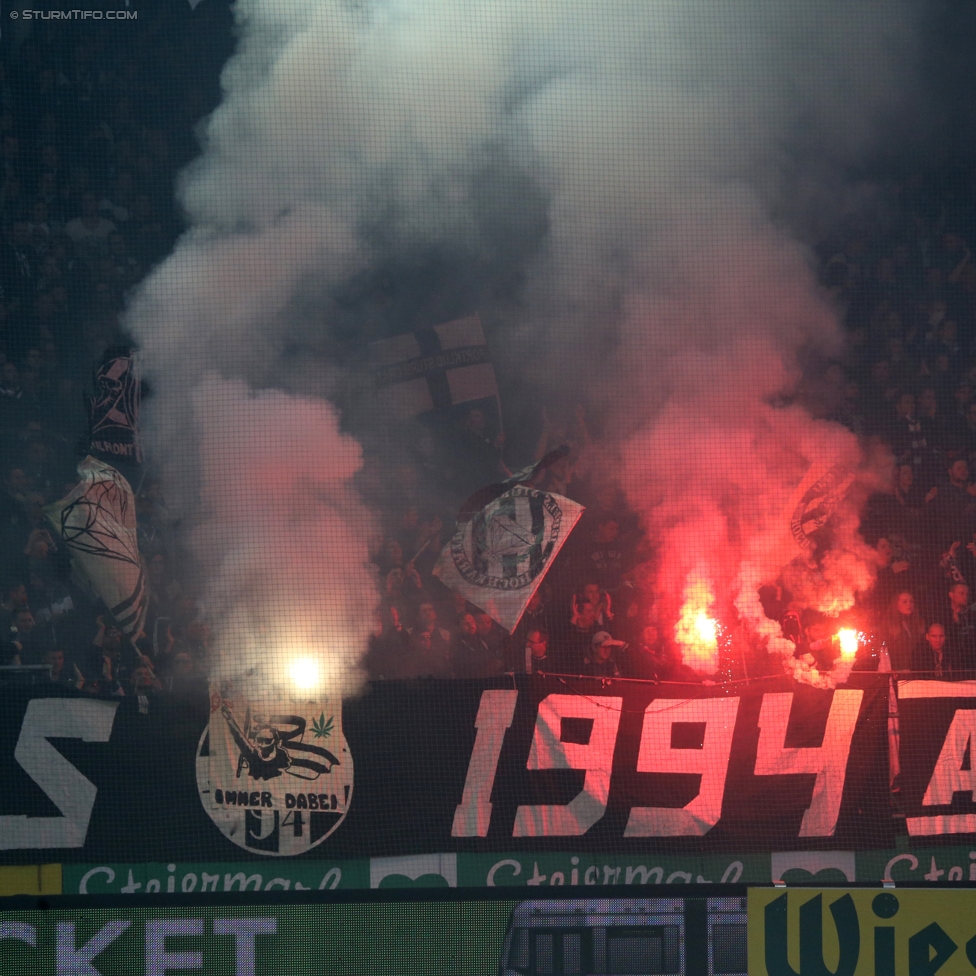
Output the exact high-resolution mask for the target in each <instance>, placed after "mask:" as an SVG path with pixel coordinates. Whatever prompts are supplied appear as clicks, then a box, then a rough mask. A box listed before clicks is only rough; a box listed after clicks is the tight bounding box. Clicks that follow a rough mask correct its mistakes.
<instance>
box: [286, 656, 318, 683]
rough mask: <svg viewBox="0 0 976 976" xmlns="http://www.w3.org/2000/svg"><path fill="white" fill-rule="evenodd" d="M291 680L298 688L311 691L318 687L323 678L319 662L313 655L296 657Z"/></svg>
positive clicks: (291, 669) (292, 666) (292, 664)
mask: <svg viewBox="0 0 976 976" xmlns="http://www.w3.org/2000/svg"><path fill="white" fill-rule="evenodd" d="M290 672H291V680H292V683H293V684H294V685H295V687H296V688H300V689H301V690H302V691H311V690H312V689H314V688H317V687H318V686H319V684H320V682H321V680H322V674H321V672H320V670H319V662H318V661H316V660H315V658H311V657H296V658H295V659H294V660H293V661H292V662H291V668H290Z"/></svg>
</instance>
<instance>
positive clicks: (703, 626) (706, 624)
mask: <svg viewBox="0 0 976 976" xmlns="http://www.w3.org/2000/svg"><path fill="white" fill-rule="evenodd" d="M695 630H697V631H698V636H699V638H700V639H701V640H702V641H703V642H704V643H705V644H717V643H718V622H717V621H715V620H713V619H712V618H711V617H707V616H706V615H705V614H703V613H700V614H698V616H697V617H696V618H695Z"/></svg>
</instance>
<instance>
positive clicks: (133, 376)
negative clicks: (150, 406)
mask: <svg viewBox="0 0 976 976" xmlns="http://www.w3.org/2000/svg"><path fill="white" fill-rule="evenodd" d="M140 398H141V383H140V381H139V376H138V373H137V370H136V362H135V357H134V356H133V355H132V353H131V352H129V351H128V350H127V349H125V348H122V347H117V348H115V349H114V350H110V351H109V352H108V353H106V355H105V358H104V360H103V362H102V364H101V365H100V366H99V367H98V369H97V370H96V372H95V393H94V395H93V396H92V397H91V398H90V401H89V414H90V423H91V442H90V444H89V447H88V451H89V453H90V454H92V455H93V456H94V457H97V458H101V459H102V460H104V461H109V462H110V463H113V464H115V463H117V462H118V461H119V460H120V459H124V460H127V461H141V460H142V455H141V451H140V448H139V402H140Z"/></svg>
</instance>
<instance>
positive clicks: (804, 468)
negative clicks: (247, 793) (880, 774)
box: [129, 0, 915, 692]
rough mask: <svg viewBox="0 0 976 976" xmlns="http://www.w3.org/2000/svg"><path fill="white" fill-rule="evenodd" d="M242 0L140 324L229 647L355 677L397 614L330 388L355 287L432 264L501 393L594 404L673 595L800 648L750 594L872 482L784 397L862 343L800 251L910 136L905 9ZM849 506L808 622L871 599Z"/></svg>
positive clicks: (158, 421) (157, 431) (807, 578)
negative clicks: (338, 311) (801, 518)
mask: <svg viewBox="0 0 976 976" xmlns="http://www.w3.org/2000/svg"><path fill="white" fill-rule="evenodd" d="M236 11H237V18H238V23H239V30H240V43H239V49H238V52H237V54H236V55H235V57H234V58H233V59H232V60H231V62H230V63H229V64H228V65H227V67H226V69H225V72H224V78H223V84H224V89H225V97H224V101H223V104H222V105H221V107H220V108H219V109H218V110H217V111H216V112H215V113H214V115H213V116H212V117H211V118H210V119H209V120H208V122H207V123H206V125H205V127H204V129H203V132H202V136H203V153H202V155H201V157H200V159H199V160H198V161H197V162H196V163H195V164H194V165H193V166H191V167H190V168H189V169H188V171H187V172H186V173H185V174H184V176H183V178H182V180H181V185H180V188H179V195H180V200H181V202H182V204H183V206H184V208H185V210H186V213H187V216H188V218H189V221H190V224H191V230H190V231H189V232H188V233H187V234H186V235H185V237H184V238H183V240H182V241H181V242H180V244H179V246H178V247H177V249H176V251H175V253H174V254H173V255H172V256H171V257H170V258H169V259H168V260H167V261H166V262H165V263H164V264H163V265H162V266H161V267H160V268H159V269H158V270H157V271H156V272H155V274H154V275H153V276H152V277H151V278H150V280H149V281H148V282H147V284H146V285H145V287H144V288H143V290H142V292H141V294H140V295H139V296H138V297H137V300H136V301H135V303H134V305H133V307H132V309H131V313H130V316H129V325H130V328H131V330H132V331H133V333H134V335H135V336H136V338H137V339H138V341H139V343H140V345H141V347H142V349H143V359H144V363H145V368H146V371H147V374H148V376H149V378H150V380H151V381H152V383H153V385H154V388H155V389H156V391H157V392H156V396H155V398H154V402H153V403H152V404H151V405H150V407H149V409H148V410H147V425H148V436H149V448H150V451H151V452H152V454H153V455H154V456H155V457H156V458H157V459H159V460H160V461H161V462H162V464H163V466H164V468H165V469H166V470H167V472H168V478H169V480H170V485H169V490H170V496H171V497H173V498H174V499H176V502H177V504H178V506H179V507H180V509H181V511H183V512H185V513H186V515H187V518H188V519H189V520H190V521H191V522H192V523H193V524H194V525H195V526H196V528H195V529H194V532H193V535H192V540H193V548H194V551H195V553H196V555H197V557H198V559H200V560H201V562H202V564H203V565H205V566H207V567H208V572H207V575H208V578H209V580H210V582H209V584H208V590H207V594H206V597H207V602H208V606H209V607H210V608H211V609H212V611H213V612H215V613H216V614H217V618H218V619H219V620H220V621H222V622H223V626H221V627H219V632H220V633H219V637H220V642H221V645H220V646H221V648H222V654H223V657H224V658H225V659H226V660H227V661H235V660H241V661H244V662H246V664H247V666H248V667H250V666H251V663H252V657H253V654H252V653H251V652H247V653H244V654H242V655H241V656H240V658H238V657H237V656H236V655H238V653H239V650H240V649H241V648H245V647H249V646H252V645H253V646H254V648H255V650H254V653H256V654H260V649H259V648H258V647H257V645H256V644H254V642H255V641H257V640H258V639H259V638H258V637H257V636H255V635H263V634H264V633H265V632H266V630H267V628H271V630H274V629H275V627H276V624H275V621H280V619H281V617H280V616H279V614H281V613H283V614H285V615H288V616H290V617H291V618H292V619H293V620H299V621H304V623H303V624H302V626H303V627H305V631H304V632H303V633H302V636H301V638H300V639H301V640H302V641H312V642H313V643H315V642H318V643H316V644H315V646H316V647H319V646H320V647H321V649H322V650H321V653H322V654H323V655H330V654H335V655H336V656H335V657H334V658H331V660H333V661H334V667H331V666H330V668H329V671H330V674H332V675H333V676H334V678H333V680H334V681H335V682H336V683H337V685H338V687H339V688H341V689H342V690H343V691H344V692H350V691H353V690H355V688H356V687H357V684H358V678H357V675H358V665H357V664H356V661H357V659H358V656H359V655H360V654H361V653H362V652H364V651H365V632H366V631H367V630H368V629H369V626H370V625H371V624H372V619H371V611H372V607H373V606H374V605H375V603H376V599H377V598H376V591H375V588H374V586H373V584H372V583H371V582H370V581H369V579H368V574H367V571H366V568H365V567H366V563H367V552H368V545H369V537H370V533H371V532H372V521H371V517H370V516H369V515H368V513H367V512H366V510H365V509H364V508H362V507H361V506H360V505H359V504H358V503H357V502H356V501H355V492H354V488H353V478H354V476H355V472H356V469H357V466H358V463H359V461H358V454H357V453H356V449H355V446H354V445H353V444H352V443H351V441H350V439H349V437H348V436H347V435H344V434H342V433H341V432H340V426H339V422H338V420H337V414H336V411H335V410H334V409H333V408H332V407H330V406H328V405H327V404H326V403H325V402H324V399H326V398H331V399H333V400H335V401H336V402H341V401H342V396H343V394H342V391H343V389H344V386H343V383H344V378H343V375H342V373H341V371H340V370H339V369H338V367H337V366H336V365H335V358H334V357H333V356H331V355H330V341H331V340H330V335H331V333H330V321H331V319H330V316H331V315H332V314H333V313H334V305H333V304H332V300H333V297H334V294H335V292H336V290H337V289H338V288H340V287H341V286H342V285H343V283H345V282H348V281H349V280H350V279H351V278H352V277H353V276H354V275H356V274H360V273H362V272H364V271H369V270H374V271H376V270H380V269H382V268H383V267H388V266H391V265H396V264H400V265H403V264H404V263H407V264H409V263H410V262H415V263H416V264H417V265H418V266H422V265H423V262H424V261H425V260H432V258H431V255H435V256H436V257H437V260H444V259H449V262H450V267H451V268H453V269H454V271H455V274H454V275H453V276H452V279H451V280H450V281H449V282H444V281H442V280H436V281H435V280H434V279H431V280H432V283H431V284H430V285H429V291H430V294H428V295H426V296H425V297H424V302H426V307H427V308H437V307H439V306H441V305H444V303H445V302H446V301H447V300H448V299H447V298H446V297H445V293H447V292H450V293H451V295H450V300H457V299H458V296H459V295H460V297H461V298H462V299H463V300H465V301H467V302H468V303H469V304H470V306H472V307H473V306H477V307H479V309H480V310H481V312H482V315H483V317H484V318H485V319H486V321H488V322H489V323H492V324H493V325H494V335H495V351H496V361H497V362H498V364H499V366H500V367H501V368H502V369H503V370H504V371H505V372H506V373H507V375H509V376H516V377H519V378H520V380H521V381H522V382H523V383H525V384H531V385H533V386H534V387H536V388H539V389H541V390H542V391H543V392H545V393H546V394H550V395H553V396H558V395H560V394H566V393H569V391H572V395H573V396H578V393H577V392H576V391H580V390H582V391H583V393H584V395H585V396H586V398H587V400H588V401H589V403H590V405H591V406H592V407H593V408H595V410H596V411H597V412H598V415H599V418H600V425H601V427H602V429H603V431H604V437H603V442H604V444H605V448H604V452H603V459H604V462H605V464H606V466H607V467H608V468H614V469H616V473H617V475H618V476H619V478H620V480H622V482H623V484H624V487H625V490H626V493H627V496H628V499H629V500H630V502H631V504H633V505H634V507H635V508H636V509H637V510H638V511H639V512H640V513H641V515H642V517H643V519H644V522H645V525H646V526H647V527H648V529H649V531H650V532H651V535H652V537H653V538H654V539H655V541H656V542H657V543H658V545H659V546H660V557H661V558H660V560H659V563H660V566H661V567H662V568H661V570H660V573H659V578H658V589H659V591H660V593H661V595H662V601H663V602H662V606H663V608H664V610H665V611H666V612H670V613H672V614H674V613H676V611H677V607H676V606H671V607H668V604H669V601H670V603H671V604H674V603H676V602H680V600H681V598H682V593H683V592H684V590H685V587H686V584H687V581H688V577H689V574H690V573H695V574H698V575H699V576H701V577H702V578H705V579H707V580H708V582H709V584H710V585H711V586H713V587H714V588H715V589H716V591H717V596H718V600H719V604H723V603H724V604H727V605H734V606H735V607H736V608H737V610H738V612H739V614H740V615H741V616H742V617H743V618H744V619H745V620H746V621H747V622H748V623H749V624H750V626H751V627H752V628H753V629H754V630H755V631H756V632H758V633H760V634H762V635H764V636H767V637H770V638H771V639H772V641H773V644H774V646H779V647H780V649H782V650H784V652H785V651H786V650H787V648H786V646H785V643H786V642H780V643H779V644H777V633H776V632H778V627H776V626H775V625H772V626H771V625H770V622H769V621H767V620H765V617H764V616H763V615H762V611H761V608H760V607H759V605H758V597H757V596H756V592H755V591H756V588H757V586H758V585H759V584H760V583H763V582H768V581H770V580H774V579H775V578H776V577H777V576H778V575H779V573H780V572H781V570H782V569H783V568H784V567H786V566H788V565H790V564H791V563H793V561H794V560H795V557H796V556H797V555H798V554H799V550H798V549H797V546H796V542H795V540H794V539H793V538H792V536H791V533H790V525H789V521H790V516H791V515H792V514H793V511H794V509H795V506H796V502H797V491H798V490H799V489H800V488H801V486H802V485H803V484H804V483H805V479H809V478H812V479H813V480H814V481H815V480H816V476H817V472H819V471H820V470H824V471H826V470H828V469H829V468H830V467H832V466H834V465H838V464H841V465H844V466H846V467H847V468H849V469H851V470H852V471H855V472H858V474H859V477H860V483H861V484H862V485H868V484H870V483H871V481H872V479H873V478H874V477H875V475H873V474H872V473H871V472H872V470H873V467H875V466H876V465H873V462H872V461H871V460H870V459H867V458H865V456H864V455H863V452H862V448H861V446H860V445H859V444H858V443H857V442H856V440H855V439H854V437H853V436H852V435H851V434H850V433H848V432H847V431H845V430H844V429H843V428H840V427H839V426H836V425H833V424H830V423H827V422H825V421H822V420H816V419H814V418H813V417H812V416H811V415H810V414H809V413H808V412H807V411H806V410H805V409H804V408H803V407H801V406H799V405H796V404H793V405H784V404H788V403H790V398H791V396H792V394H793V392H794V390H795V388H796V385H797V382H798V379H799V377H800V359H801V356H802V357H804V358H805V359H809V358H810V357H814V358H817V357H819V358H820V359H826V358H828V357H830V356H832V355H835V354H837V353H838V352H839V350H840V349H841V335H840V330H839V327H838V322H837V313H836V310H834V309H833V308H831V307H830V306H829V305H828V304H827V303H826V302H825V299H824V298H823V296H822V295H821V294H820V293H819V291H818V289H817V287H816V284H815V280H814V276H813V274H812V272H811V259H810V254H809V253H808V251H807V249H806V247H805V245H804V243H803V242H804V241H805V240H809V239H812V238H813V237H815V236H817V235H818V234H820V233H821V232H822V231H823V229H824V227H826V226H830V225H831V223H832V222H834V221H836V220H838V219H841V218H843V217H845V216H847V212H846V211H847V208H848V207H849V206H851V201H852V200H857V199H859V198H860V196H861V195H862V194H861V193H860V191H859V189H858V188H856V187H853V188H852V187H851V186H850V185H848V184H847V183H846V182H845V180H844V173H845V172H846V169H847V167H849V166H850V165H851V164H854V163H857V162H860V161H862V160H863V159H865V158H867V157H868V156H869V154H870V153H871V152H872V151H873V150H874V148H876V146H877V145H878V142H879V140H880V138H881V137H882V136H883V135H884V136H890V134H891V133H892V132H897V130H898V127H899V125H901V126H907V125H908V120H910V119H911V118H912V108H913V105H912V103H911V101H910V98H909V95H908V93H909V92H910V91H911V90H912V85H911V84H910V76H911V65H912V59H913V57H914V53H915V52H914V50H913V48H912V43H913V42H912V38H913V36H914V23H913V20H912V12H911V10H910V8H909V7H907V6H905V5H903V4H901V3H899V2H897V0H887V2H885V3H884V4H876V5H875V4H850V3H845V2H840V0H837V2H832V0H811V2H807V3H804V4H799V5H797V4H783V3H771V2H769V3H767V2H759V0H756V2H751V3H741V4H735V5H716V4H714V3H706V2H694V0H682V2H680V3H677V2H676V3H657V2H653V3H651V2H647V0H635V2H632V3H627V2H618V3H613V4H594V3H592V2H589V0H579V2H573V0H566V2H550V3H545V4H534V3H528V4H527V3H521V2H517V0H491V2H489V0H463V2H461V0H386V2H383V0H376V2H351V0H344V2H343V0H331V2H328V0H292V2H289V3H281V2H280V0H238V2H237V4H236ZM895 119H901V120H902V121H901V122H899V123H897V124H896V122H895ZM419 287H421V288H423V287H424V286H423V284H421V286H419ZM422 304H423V303H422ZM310 310H312V311H310ZM409 324H411V323H409V322H407V321H405V322H404V326H408V325H409ZM423 324H431V323H430V322H425V323H423ZM296 348H297V349H299V350H304V353H303V354H302V355H298V356H296V355H295V354H294V350H295V349H296ZM309 350H311V351H309ZM309 356H314V357H315V365H316V368H315V369H309V368H308V367H307V364H306V365H302V360H303V358H304V359H306V360H307V359H308V357H309ZM269 390H274V391H276V392H273V393H272V392H268V391H269ZM364 435H368V431H367V432H364ZM862 490H863V488H862ZM856 495H857V492H856V491H855V493H854V495H853V496H852V497H851V498H850V499H849V500H848V501H846V502H842V503H841V504H840V506H839V508H838V510H837V513H838V514H837V517H835V527H834V529H833V535H832V538H831V539H830V540H829V541H828V543H827V545H826V548H825V550H824V551H823V552H821V553H820V559H819V561H818V562H817V563H816V564H812V563H811V562H810V560H809V558H807V559H806V560H805V561H804V560H801V563H800V564H794V567H793V570H792V572H793V575H794V577H795V584H796V586H797V588H798V589H799V590H800V591H802V593H803V598H804V599H807V600H809V602H810V604H811V605H817V606H820V607H822V608H823V609H839V608H841V607H842V606H843V605H845V604H848V605H849V603H850V601H851V599H853V594H854V592H855V591H856V590H858V589H860V588H863V587H864V586H867V585H869V584H870V580H871V573H872V570H871V568H870V560H869V559H868V558H867V557H868V553H867V552H866V549H865V547H864V545H863V543H862V542H861V541H860V539H859V537H858V535H857V532H856V528H857V511H856V508H857V498H856ZM798 566H799V568H797V567H798ZM337 581H340V582H337ZM255 621H257V622H258V623H255ZM299 630H301V628H299ZM261 639H263V638H261ZM291 642H292V636H289V637H288V639H287V640H285V641H284V642H283V644H282V647H284V645H290V644H291ZM276 646H277V645H276ZM336 648H339V650H338V651H336V650H335V649H336ZM279 650H281V648H279V649H278V650H275V651H274V652H273V653H274V654H278V653H279ZM788 650H789V652H791V651H792V645H790V646H789V648H788ZM790 660H791V658H790ZM790 666H791V667H792V665H790Z"/></svg>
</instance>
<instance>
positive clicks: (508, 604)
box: [434, 485, 583, 631]
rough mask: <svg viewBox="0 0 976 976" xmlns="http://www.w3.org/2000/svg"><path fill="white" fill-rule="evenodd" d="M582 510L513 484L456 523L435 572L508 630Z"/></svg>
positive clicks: (537, 585) (560, 497) (578, 506)
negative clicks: (456, 525) (452, 534)
mask: <svg viewBox="0 0 976 976" xmlns="http://www.w3.org/2000/svg"><path fill="white" fill-rule="evenodd" d="M582 514H583V506H582V505H578V504H577V503H576V502H574V501H571V500H570V499H568V498H564V497H563V496H562V495H554V494H551V493H550V492H545V491H537V490H536V489H534V488H529V487H528V486H526V485H516V486H515V487H513V488H509V489H508V490H507V491H506V492H504V493H503V494H501V495H499V496H498V497H497V498H494V499H493V500H492V501H490V502H488V504H486V505H485V506H484V508H482V509H480V510H479V511H477V512H475V513H474V514H473V515H472V516H471V517H470V518H469V519H466V520H464V521H461V522H460V523H459V525H458V529H457V532H455V534H454V537H453V538H452V539H451V541H450V543H448V545H447V546H446V547H445V548H444V551H443V552H442V553H441V555H440V558H439V559H438V561H437V565H436V566H435V567H434V574H435V575H436V576H439V577H440V579H441V582H442V583H444V585H445V586H448V587H450V588H451V589H452V590H456V591H457V592H458V593H461V594H463V595H464V597H465V598H466V599H467V600H469V601H470V602H471V603H473V604H475V606H478V607H481V609H482V610H484V611H485V613H487V614H489V615H490V616H492V617H493V618H494V619H495V620H497V621H498V623H500V624H501V625H502V626H503V627H504V628H505V629H506V630H508V631H512V630H514V629H515V627H516V625H517V624H518V622H519V619H520V618H521V616H522V614H523V612H524V611H525V608H526V606H527V605H528V603H529V600H531V599H532V594H533V593H535V591H536V590H537V589H538V587H539V584H540V583H541V582H542V579H543V577H544V576H545V574H546V572H547V571H548V569H549V567H550V566H551V565H552V561H553V560H554V559H555V558H556V555H557V553H558V552H559V550H560V549H561V548H562V547H563V544H564V543H565V542H566V539H567V538H568V536H569V533H570V532H571V531H572V530H573V527H574V526H575V525H576V523H577V522H578V521H579V518H580V516H581V515H582Z"/></svg>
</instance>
